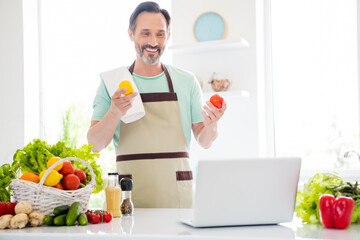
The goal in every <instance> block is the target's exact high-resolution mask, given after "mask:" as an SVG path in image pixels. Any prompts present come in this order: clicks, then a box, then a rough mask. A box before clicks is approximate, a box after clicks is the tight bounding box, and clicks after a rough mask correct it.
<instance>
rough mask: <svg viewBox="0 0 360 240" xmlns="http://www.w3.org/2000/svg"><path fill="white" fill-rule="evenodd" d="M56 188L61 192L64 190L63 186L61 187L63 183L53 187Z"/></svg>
mask: <svg viewBox="0 0 360 240" xmlns="http://www.w3.org/2000/svg"><path fill="white" fill-rule="evenodd" d="M53 187H54V188H57V189H60V190H64V187H63V185H61V183H58V184H56V185H55V186H53Z"/></svg>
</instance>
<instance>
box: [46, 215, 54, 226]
mask: <svg viewBox="0 0 360 240" xmlns="http://www.w3.org/2000/svg"><path fill="white" fill-rule="evenodd" d="M54 218H55V216H46V217H45V218H44V224H45V225H48V226H54Z"/></svg>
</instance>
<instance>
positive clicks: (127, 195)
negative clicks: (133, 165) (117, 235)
mask: <svg viewBox="0 0 360 240" xmlns="http://www.w3.org/2000/svg"><path fill="white" fill-rule="evenodd" d="M120 186H121V191H122V201H121V205H120V210H121V214H122V216H132V215H133V214H134V204H133V202H132V200H131V190H132V187H133V180H132V179H131V178H122V179H121V180H120Z"/></svg>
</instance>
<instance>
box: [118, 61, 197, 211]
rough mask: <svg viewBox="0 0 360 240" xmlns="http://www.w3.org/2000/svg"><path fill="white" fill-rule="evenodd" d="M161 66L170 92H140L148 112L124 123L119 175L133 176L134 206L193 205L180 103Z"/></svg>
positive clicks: (174, 206) (119, 155)
mask: <svg viewBox="0 0 360 240" xmlns="http://www.w3.org/2000/svg"><path fill="white" fill-rule="evenodd" d="M134 66H135V62H134V63H133V64H132V65H131V66H130V68H129V71H130V73H131V74H132V73H133V71H134ZM161 67H162V69H163V71H164V72H165V75H166V78H167V81H168V85H169V92H156V93H142V94H140V95H141V99H142V101H143V104H144V108H145V112H146V114H145V116H144V117H143V118H141V119H140V120H137V121H135V122H132V123H128V124H125V123H121V127H120V139H119V145H118V149H117V154H116V155H117V157H116V168H117V171H118V173H119V175H120V176H119V178H121V177H123V176H128V177H131V178H132V179H133V182H134V186H133V192H132V199H133V202H134V206H135V207H140V208H147V207H151V208H191V207H192V183H193V181H192V179H193V177H192V171H191V167H190V163H189V153H188V148H187V144H186V140H185V136H184V132H183V129H182V124H181V118H180V108H179V103H178V101H177V95H176V93H175V92H174V88H173V84H172V81H171V78H170V75H169V73H168V71H167V69H166V68H165V66H164V65H163V64H162V65H161Z"/></svg>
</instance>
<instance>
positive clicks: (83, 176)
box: [75, 169, 86, 183]
mask: <svg viewBox="0 0 360 240" xmlns="http://www.w3.org/2000/svg"><path fill="white" fill-rule="evenodd" d="M75 175H76V176H78V177H79V179H80V182H81V183H85V182H86V173H85V172H84V171H83V170H81V169H76V170H75Z"/></svg>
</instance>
